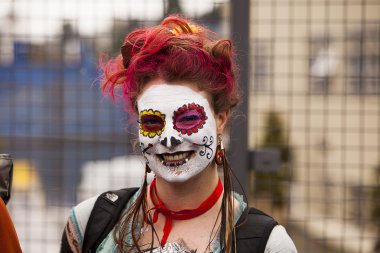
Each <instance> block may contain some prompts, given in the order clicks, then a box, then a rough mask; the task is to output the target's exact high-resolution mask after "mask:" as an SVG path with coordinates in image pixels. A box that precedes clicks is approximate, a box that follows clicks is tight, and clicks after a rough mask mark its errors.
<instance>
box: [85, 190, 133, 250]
mask: <svg viewBox="0 0 380 253" xmlns="http://www.w3.org/2000/svg"><path fill="white" fill-rule="evenodd" d="M137 190H138V188H126V189H120V190H117V191H108V192H105V193H103V194H101V195H100V196H99V197H98V198H97V200H96V202H95V204H94V207H93V209H92V211H91V214H90V217H89V219H88V222H87V226H86V231H85V233H84V238H83V247H82V252H86V253H87V252H95V251H96V249H97V248H98V246H99V244H100V243H101V242H102V241H103V240H104V238H105V237H106V236H107V235H108V233H109V232H110V231H111V230H112V228H113V227H114V226H115V224H116V223H117V221H118V220H119V216H120V214H121V212H122V211H123V209H124V207H125V205H126V203H127V202H128V200H129V199H130V198H131V197H132V196H133V194H135V193H136V192H137Z"/></svg>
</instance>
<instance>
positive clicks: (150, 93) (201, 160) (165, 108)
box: [137, 84, 216, 182]
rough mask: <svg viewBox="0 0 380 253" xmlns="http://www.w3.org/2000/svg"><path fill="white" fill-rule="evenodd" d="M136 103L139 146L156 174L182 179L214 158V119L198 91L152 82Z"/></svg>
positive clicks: (184, 179) (202, 167)
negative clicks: (153, 83)
mask: <svg viewBox="0 0 380 253" xmlns="http://www.w3.org/2000/svg"><path fill="white" fill-rule="evenodd" d="M137 107H138V111H139V129H140V131H139V139H140V146H141V150H142V152H143V155H144V157H145V159H146V162H147V163H148V165H149V167H150V168H151V170H152V171H154V172H155V173H156V175H157V176H159V177H162V178H163V179H165V180H166V181H169V182H184V181H186V180H188V179H190V178H192V177H193V176H195V175H197V174H199V173H200V172H201V171H203V170H204V169H205V168H207V166H209V164H210V163H211V162H212V161H213V159H214V156H215V149H216V122H215V118H214V115H213V113H212V110H211V108H210V105H209V103H208V101H207V99H206V98H204V97H203V96H202V95H201V94H200V93H198V92H196V91H194V90H192V89H191V88H189V87H187V86H183V85H172V84H169V85H168V84H158V85H152V86H150V87H149V88H148V89H146V90H145V91H144V92H143V94H142V95H141V96H140V97H139V99H138V100H137Z"/></svg>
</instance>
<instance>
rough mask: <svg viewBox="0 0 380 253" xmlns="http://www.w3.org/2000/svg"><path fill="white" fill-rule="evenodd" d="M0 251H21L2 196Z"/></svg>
mask: <svg viewBox="0 0 380 253" xmlns="http://www.w3.org/2000/svg"><path fill="white" fill-rule="evenodd" d="M0 252H6V253H20V252H22V250H21V247H20V242H19V240H18V237H17V233H16V230H15V227H14V226H13V222H12V219H11V216H10V215H9V213H8V209H7V207H6V206H5V203H4V201H3V199H2V198H0Z"/></svg>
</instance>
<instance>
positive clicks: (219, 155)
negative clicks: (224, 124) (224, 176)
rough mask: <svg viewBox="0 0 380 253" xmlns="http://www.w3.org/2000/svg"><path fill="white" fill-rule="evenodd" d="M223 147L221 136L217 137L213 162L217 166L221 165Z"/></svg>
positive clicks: (223, 154)
mask: <svg viewBox="0 0 380 253" xmlns="http://www.w3.org/2000/svg"><path fill="white" fill-rule="evenodd" d="M224 156H225V153H224V146H223V141H222V136H221V135H218V146H217V147H216V154H215V162H216V164H217V165H219V166H220V165H223V161H224Z"/></svg>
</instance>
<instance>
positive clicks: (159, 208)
mask: <svg viewBox="0 0 380 253" xmlns="http://www.w3.org/2000/svg"><path fill="white" fill-rule="evenodd" d="M222 192H223V185H222V182H221V181H220V179H219V181H218V185H217V186H216V187H215V189H214V191H213V193H211V195H210V196H209V197H208V198H207V199H206V200H205V201H203V202H202V204H200V205H199V206H198V207H197V208H195V209H184V210H180V211H172V210H170V209H168V208H167V207H166V206H165V204H164V203H163V202H162V201H161V199H160V198H159V197H158V194H157V189H156V179H153V181H152V183H151V184H150V199H151V200H152V202H153V205H154V208H152V209H154V214H153V223H156V222H157V219H158V214H159V213H161V214H163V215H164V216H165V225H164V235H163V236H162V239H161V247H164V246H165V244H166V241H167V239H168V237H169V234H170V231H171V229H172V224H173V219H174V220H188V219H192V218H195V217H197V216H199V215H201V214H204V213H205V212H207V211H208V210H210V208H211V207H213V206H214V205H215V203H216V202H217V201H218V199H219V197H220V195H221V194H222ZM153 193H154V194H155V196H156V199H157V202H158V203H156V201H155V199H154V198H153Z"/></svg>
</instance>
